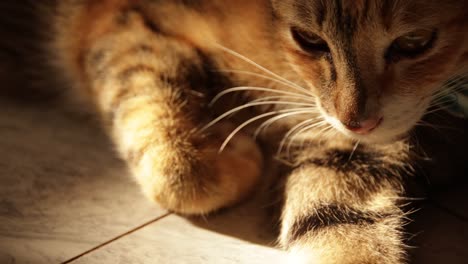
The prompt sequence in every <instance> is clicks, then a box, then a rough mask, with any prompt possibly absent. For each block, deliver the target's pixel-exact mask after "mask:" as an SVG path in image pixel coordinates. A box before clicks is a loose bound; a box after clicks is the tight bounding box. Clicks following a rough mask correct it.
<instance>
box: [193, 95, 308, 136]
mask: <svg viewBox="0 0 468 264" xmlns="http://www.w3.org/2000/svg"><path fill="white" fill-rule="evenodd" d="M261 105H295V106H305V107H314V106H315V104H310V103H298V102H287V101H260V102H251V103H247V104H243V105H241V106H238V107H236V108H234V109H231V110H229V111H227V112H225V113H224V114H222V115H220V116H219V117H217V118H215V119H214V120H213V121H211V122H210V123H208V124H207V125H206V126H204V127H203V128H201V131H205V130H206V129H208V128H209V127H211V126H213V125H214V124H216V123H218V122H219V121H221V120H223V119H224V118H226V117H228V116H230V115H231V114H233V113H236V112H238V111H241V110H243V109H246V108H249V107H254V106H261Z"/></svg>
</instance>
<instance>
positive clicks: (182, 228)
mask: <svg viewBox="0 0 468 264" xmlns="http://www.w3.org/2000/svg"><path fill="white" fill-rule="evenodd" d="M225 221H227V222H229V225H231V226H232V225H233V223H234V222H231V220H229V218H225ZM237 224H238V225H242V224H243V223H239V222H237ZM231 231H232V230H231ZM284 257H285V256H284V253H283V252H281V251H279V250H276V249H274V248H272V247H269V246H265V245H260V244H255V243H251V242H247V241H245V240H242V239H240V238H237V237H235V236H232V235H226V234H223V233H218V232H214V231H211V230H209V229H206V228H204V227H199V226H197V225H194V224H193V223H192V222H191V221H190V220H188V219H184V218H182V217H179V216H175V215H172V216H169V217H167V218H165V219H163V220H161V221H158V222H156V223H155V224H153V225H151V226H149V227H147V228H144V229H142V230H140V231H138V232H135V233H134V234H131V235H129V236H128V237H125V238H123V239H121V240H119V241H117V242H115V243H114V244H111V245H110V246H108V247H105V248H102V249H101V250H99V251H96V252H93V253H92V254H89V255H87V256H85V257H83V258H81V259H79V260H78V261H76V262H74V264H75V263H76V264H81V263H83V264H94V263H96V264H97V263H134V264H139V263H165V264H185V263H187V264H205V263H216V264H234V263H249V264H261V263H262V264H263V263H286V262H284V261H283V258H284Z"/></svg>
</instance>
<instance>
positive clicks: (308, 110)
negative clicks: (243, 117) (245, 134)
mask: <svg viewBox="0 0 468 264" xmlns="http://www.w3.org/2000/svg"><path fill="white" fill-rule="evenodd" d="M290 110H292V111H291V112H288V113H284V114H281V115H278V116H275V117H272V118H270V119H268V120H266V121H265V122H263V123H262V124H261V125H260V126H259V127H258V128H257V130H255V133H254V136H253V137H254V138H257V137H258V136H259V135H260V133H261V132H262V131H264V130H267V129H268V128H269V127H270V126H271V125H272V124H273V123H275V122H277V121H279V120H281V119H284V118H287V117H291V116H294V115H300V114H311V113H314V112H313V110H316V109H314V108H293V109H290Z"/></svg>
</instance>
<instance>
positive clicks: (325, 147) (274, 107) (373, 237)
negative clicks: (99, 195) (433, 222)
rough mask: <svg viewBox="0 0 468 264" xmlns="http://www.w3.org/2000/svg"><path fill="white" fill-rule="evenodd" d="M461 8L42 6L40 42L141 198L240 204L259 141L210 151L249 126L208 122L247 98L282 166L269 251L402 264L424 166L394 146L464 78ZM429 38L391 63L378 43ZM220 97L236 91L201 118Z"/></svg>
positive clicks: (391, 4) (306, 259) (123, 2)
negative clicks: (410, 182) (93, 115)
mask: <svg viewBox="0 0 468 264" xmlns="http://www.w3.org/2000/svg"><path fill="white" fill-rule="evenodd" d="M351 2H352V4H351ZM423 2H424V3H423ZM465 2H466V1H461V0H460V1H448V2H447V3H444V4H437V3H436V1H430V3H427V1H356V3H355V2H354V1H313V0H310V1H305V0H304V1H294V2H293V1H272V2H271V1H268V0H255V1H247V0H240V1H222V0H210V1H209V0H206V1H169V0H168V1H163V0H161V1H144V0H133V1H131V0H102V1H73V0H66V1H65V0H64V1H58V3H51V4H49V5H47V4H43V5H44V6H40V9H41V10H42V14H43V16H44V17H43V18H42V21H46V22H45V24H46V25H49V26H50V28H49V29H48V30H50V32H49V34H48V35H49V36H50V37H49V38H47V41H44V42H43V43H41V45H42V50H43V51H45V57H46V58H47V64H48V65H49V67H50V68H51V69H54V71H55V72H56V74H57V76H60V77H59V79H62V80H64V81H65V82H66V84H67V85H68V86H70V87H73V88H72V89H71V94H73V95H74V96H76V97H80V98H82V99H84V100H85V101H87V102H89V103H90V105H92V106H93V107H94V108H95V111H96V112H97V114H98V116H99V118H100V119H101V120H102V122H103V124H104V125H105V127H106V129H107V130H108V132H109V135H110V136H112V137H113V139H114V141H115V144H116V147H117V149H118V151H119V153H120V154H121V156H122V157H123V158H124V159H125V160H126V161H127V162H128V164H129V167H130V168H131V170H132V171H133V173H134V175H135V178H136V179H137V181H138V183H139V184H140V185H141V187H142V190H143V192H144V193H145V194H146V195H147V196H148V197H149V198H150V199H152V200H155V201H156V202H158V203H159V204H161V205H162V206H164V207H166V208H168V209H170V210H173V211H176V212H179V213H183V214H204V213H208V212H212V211H215V210H217V209H220V208H223V207H227V206H229V205H232V204H234V203H236V202H238V201H240V200H242V199H243V198H245V197H246V196H247V195H248V194H249V193H251V192H252V191H253V190H254V189H255V187H256V184H257V183H258V181H259V178H260V175H261V171H262V166H268V164H262V160H263V159H262V154H261V150H260V148H259V147H258V146H257V144H256V143H255V141H254V140H253V136H252V134H253V132H254V131H255V130H254V129H253V130H252V129H251V131H250V132H247V131H249V129H247V130H244V131H239V133H237V136H236V137H234V138H232V140H231V141H230V143H229V144H228V145H227V146H226V148H225V149H224V151H222V152H221V153H218V150H219V148H220V147H221V146H224V144H223V142H224V140H225V139H226V138H227V137H229V135H230V133H231V132H232V131H233V130H234V129H235V128H236V127H238V126H239V125H242V127H243V125H244V124H245V125H247V123H243V121H245V119H239V120H237V119H235V118H233V119H223V120H220V121H219V122H217V123H215V124H211V123H212V122H211V121H212V120H213V119H215V118H216V117H217V116H219V115H222V114H223V113H225V112H226V111H229V109H230V108H232V107H234V106H236V105H239V104H243V103H246V102H248V101H252V100H258V101H255V103H258V105H257V104H255V105H253V104H252V105H251V106H255V107H251V108H252V109H254V111H252V112H248V113H247V117H249V118H253V119H251V120H252V121H265V119H266V118H276V119H272V120H271V121H275V123H274V124H272V125H271V126H270V129H269V130H267V133H264V134H260V138H261V139H262V141H264V142H265V143H267V144H271V145H277V147H278V148H281V150H282V151H281V154H282V157H283V158H284V159H287V160H288V162H290V163H291V164H292V165H293V166H292V167H291V168H290V169H289V172H288V174H287V175H285V187H284V189H285V192H284V205H283V213H282V217H281V234H280V238H279V241H280V244H281V246H283V247H284V248H286V249H288V250H290V251H291V252H292V255H293V257H295V258H297V260H298V261H302V262H303V263H326V264H328V263H330V264H331V263H340V264H341V263H343V264H346V263H350V264H351V263H354V264H357V263H389V264H390V263H392V264H393V263H403V262H404V258H405V257H404V256H405V253H404V252H405V245H404V238H403V236H402V232H401V228H402V225H403V217H404V213H403V211H402V209H401V208H399V206H400V205H402V204H404V203H406V202H407V201H406V200H404V199H402V198H403V196H404V195H405V193H404V187H403V183H404V179H405V178H406V177H408V176H410V175H411V174H412V173H413V166H414V165H415V163H417V159H416V156H417V155H416V154H421V153H417V151H416V150H415V149H416V148H415V147H414V144H413V143H412V141H411V140H410V139H408V137H406V136H405V135H407V134H408V132H409V130H410V129H411V128H413V127H414V126H415V125H416V122H418V121H419V120H420V119H421V117H422V116H423V114H424V113H425V112H426V111H427V109H428V107H429V104H430V102H431V101H432V100H433V99H434V97H433V96H434V94H435V93H437V91H438V89H440V87H441V86H442V85H443V83H444V82H445V81H447V80H448V79H450V78H452V77H454V76H455V75H456V74H464V72H463V71H462V70H463V69H465V70H466V67H467V65H468V48H467V46H468V43H467V41H468V34H467V33H465V32H464V31H463V29H464V28H466V25H467V21H466V20H467V19H466V17H467V14H466V12H467V11H466V10H467V7H468V3H465ZM346 3H348V4H346ZM436 7H440V9H443V10H442V11H440V10H439V9H437V8H436ZM415 9H417V10H418V12H414V16H408V12H410V11H411V12H413V11H414V10H415ZM435 10H439V11H438V12H436V11H435ZM411 14H412V13H411ZM417 14H419V16H417ZM429 14H430V16H429ZM412 23H413V24H417V23H420V25H418V26H415V25H413V26H410V25H411V24H412ZM291 26H292V27H291ZM433 26H442V27H445V28H443V29H442V28H441V29H437V30H435V31H434V33H433V32H432V31H431V32H429V33H431V34H437V37H435V35H434V36H432V35H431V36H430V37H431V39H428V41H427V43H425V44H428V43H429V41H432V42H434V43H431V45H434V47H429V46H428V47H427V49H428V51H425V52H424V54H422V53H421V54H417V55H418V56H420V57H418V58H416V55H415V56H414V57H411V58H406V59H407V60H405V58H403V57H404V56H403V55H402V54H400V55H398V56H396V55H394V54H393V53H392V52H395V51H393V50H392V51H391V52H390V50H389V48H388V47H393V46H392V41H390V42H389V43H387V42H388V40H387V39H389V40H393V39H398V37H399V36H400V35H405V34H407V33H410V32H413V31H414V30H419V29H420V27H422V28H423V29H424V30H426V31H428V30H429V29H430V30H432V27H433ZM290 27H291V29H292V30H290ZM307 27H311V28H313V29H314V31H315V32H314V33H313V34H312V36H311V35H310V34H308V33H305V32H304V30H305V28H307ZM405 27H408V28H409V29H407V28H405ZM298 28H300V30H298ZM444 29H447V30H446V32H445V31H444ZM426 31H423V32H422V35H421V36H422V37H424V36H425V35H426ZM327 34H328V35H327ZM317 35H320V36H321V37H318V36H317ZM416 37H418V36H416ZM323 39H325V41H326V42H324V40H323ZM294 40H295V41H296V42H294ZM412 40H414V39H411V41H412ZM385 41H387V42H385ZM436 41H442V42H443V43H444V45H445V46H443V47H439V46H437V45H436V43H437V42H436ZM410 44H411V43H410ZM410 48H411V47H410ZM310 49H312V50H313V51H311V50H310ZM439 53H440V54H439ZM404 55H407V54H404ZM424 56H425V57H424ZM241 57H243V58H241ZM407 57H409V56H407ZM442 57H443V58H442ZM253 62H255V63H256V64H258V65H261V66H263V67H265V68H267V69H264V68H263V69H261V66H258V65H257V66H255V65H254V63H253ZM397 63H400V64H399V65H401V64H403V67H402V68H397V67H396V66H394V65H396V64H397ZM412 78H416V79H418V80H417V81H414V80H412ZM247 86H249V87H250V88H248V89H247V88H245V87H247ZM420 86H421V87H420ZM231 87H240V88H238V89H237V90H236V91H234V90H232V91H231V92H230V93H226V94H225V95H224V96H223V97H222V98H221V99H225V98H228V99H227V100H226V101H225V102H224V103H225V104H224V103H219V102H218V103H217V104H214V106H213V107H211V108H210V105H209V103H210V102H211V100H213V98H214V97H215V96H216V94H218V93H220V92H222V91H223V90H225V89H227V88H231ZM252 87H257V88H252ZM265 88H268V89H265ZM225 91H226V90H225ZM228 91H230V90H228ZM316 98H319V99H316ZM259 99H260V100H259ZM226 102H227V103H226ZM293 111H295V112H293ZM232 113H234V112H232ZM226 117H227V116H226ZM257 117H258V118H257ZM257 119H258V120H257ZM226 120H229V121H226ZM325 121H327V122H329V123H331V124H332V125H333V126H334V128H332V127H331V126H329V125H327V122H325ZM207 124H208V125H207ZM267 124H268V123H267ZM257 127H258V124H257V126H254V128H257ZM465 128H466V124H464V123H462V129H465ZM285 131H290V132H289V133H287V134H286V135H287V137H286V138H285V139H286V140H284V141H283V142H281V139H282V137H283V136H284V135H285ZM338 131H340V132H338ZM461 135H463V130H462V133H461ZM460 142H462V141H460ZM462 144H466V142H465V141H463V143H462ZM459 159H463V155H462V156H460V157H459ZM463 162H464V161H463V160H462V161H460V162H459V163H463Z"/></svg>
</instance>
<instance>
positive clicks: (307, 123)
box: [276, 119, 314, 156]
mask: <svg viewBox="0 0 468 264" xmlns="http://www.w3.org/2000/svg"><path fill="white" fill-rule="evenodd" d="M312 122H314V120H311V119H307V120H305V121H302V122H300V123H299V124H297V125H295V126H293V127H292V128H290V129H289V131H288V132H287V133H286V134H285V135H284V136H283V139H282V140H281V142H280V145H279V147H278V151H277V153H276V154H277V156H280V154H281V152H282V151H283V148H284V145H285V144H286V141H287V140H288V138H289V137H290V136H291V135H292V134H293V133H294V132H295V131H296V130H297V129H301V128H302V127H303V126H307V125H309V124H311V123H312Z"/></svg>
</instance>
